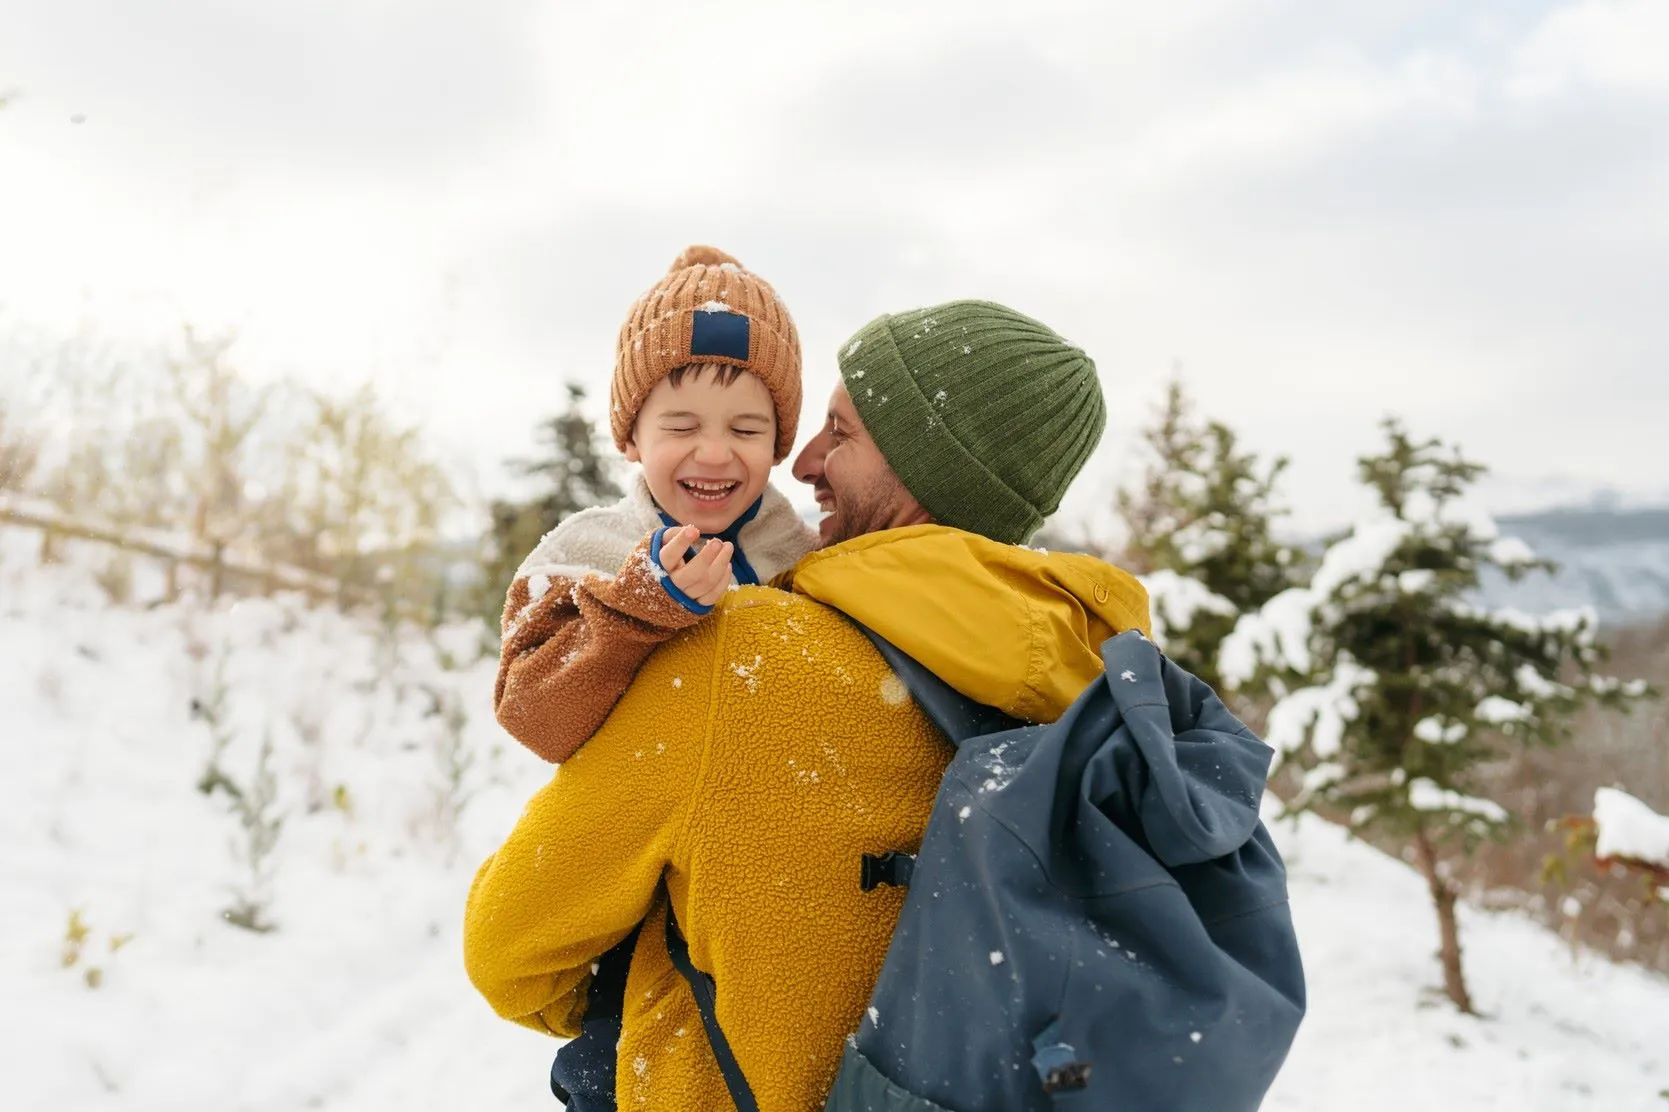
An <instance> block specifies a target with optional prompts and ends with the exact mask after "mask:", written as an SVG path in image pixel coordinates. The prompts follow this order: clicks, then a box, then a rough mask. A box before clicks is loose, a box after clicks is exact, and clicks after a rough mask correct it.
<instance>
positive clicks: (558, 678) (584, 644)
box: [493, 474, 817, 762]
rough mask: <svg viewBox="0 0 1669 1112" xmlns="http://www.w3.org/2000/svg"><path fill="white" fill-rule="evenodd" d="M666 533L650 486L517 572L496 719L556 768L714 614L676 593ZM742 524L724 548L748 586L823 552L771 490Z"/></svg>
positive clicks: (584, 515) (572, 530)
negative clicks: (667, 651) (652, 665)
mask: <svg viewBox="0 0 1669 1112" xmlns="http://www.w3.org/2000/svg"><path fill="white" fill-rule="evenodd" d="M665 524H666V518H665V517H664V516H663V515H662V513H661V511H660V507H658V506H657V505H656V504H655V500H654V498H653V497H652V496H651V495H650V493H649V484H648V483H647V482H645V481H644V478H643V476H642V475H641V474H639V475H638V476H636V477H635V479H634V480H633V482H632V484H631V487H630V488H629V489H628V491H627V493H626V496H625V497H624V498H622V499H621V500H620V501H618V502H616V503H614V504H613V505H611V506H598V507H596V508H593V509H589V510H581V511H580V512H579V513H577V514H574V515H573V516H572V517H569V518H568V519H567V520H565V521H563V522H562V523H561V524H560V525H558V526H557V527H556V528H555V529H552V530H551V531H550V532H549V533H546V534H545V536H544V538H543V539H541V540H540V541H539V543H538V545H536V546H535V547H534V549H533V551H532V552H531V553H529V554H528V557H527V559H525V560H523V561H522V565H521V567H520V568H518V569H517V571H516V577H515V579H514V580H512V582H511V584H510V591H509V593H508V595H507V596H506V598H505V603H504V622H503V642H502V647H501V649H500V652H499V664H498V680H497V682H496V683H495V685H494V689H493V708H494V711H495V712H496V713H497V715H498V721H499V723H500V724H501V725H502V726H503V727H504V728H505V729H506V730H507V731H509V733H510V735H511V736H512V737H514V738H515V739H516V740H517V741H519V742H521V743H522V744H523V745H525V746H527V747H528V748H529V749H531V750H533V752H535V753H537V754H538V755H539V756H540V757H543V758H544V759H545V760H547V761H554V762H560V761H565V760H567V759H568V758H569V757H571V756H573V754H574V752H575V751H576V750H578V749H579V747H580V746H581V745H583V744H585V740H586V738H588V737H590V736H591V735H592V734H593V733H595V732H596V731H597V727H598V726H601V725H602V724H603V720H604V719H605V718H607V717H608V716H609V712H610V711H611V710H613V709H614V704H615V702H616V701H618V700H619V698H620V696H621V694H622V693H623V692H624V691H625V690H626V688H627V686H628V685H629V684H630V683H631V682H632V677H633V676H634V675H636V674H637V670H638V667H639V666H640V665H641V664H642V663H643V661H644V659H645V658H646V657H648V656H649V654H650V653H651V652H653V651H654V650H655V647H656V646H657V645H659V644H661V643H662V642H663V641H665V640H666V639H667V638H669V637H671V636H672V635H673V634H674V633H677V632H678V631H679V630H681V629H686V628H688V627H689V626H692V625H694V624H695V623H696V622H698V621H700V620H701V616H702V614H704V613H706V611H705V610H704V609H703V610H696V609H692V608H691V607H689V606H687V605H685V604H684V603H683V602H681V601H680V600H679V599H678V598H676V597H675V596H673V595H672V594H671V593H669V592H668V590H667V587H666V585H665V579H666V573H665V572H664V571H662V570H661V567H660V561H659V558H658V554H657V553H655V552H653V551H652V546H651V540H652V538H653V537H654V536H655V535H656V534H657V532H658V531H659V530H660V529H661V527H662V526H663V525H665ZM739 524H740V526H741V527H740V529H737V528H736V527H735V526H732V529H731V530H729V531H727V532H726V533H724V534H721V536H723V537H724V538H725V539H727V540H733V541H734V543H735V546H736V548H735V553H734V555H733V556H732V557H731V567H732V568H733V569H734V570H735V573H736V575H737V578H738V581H740V582H748V581H752V582H758V583H765V582H769V581H770V580H771V579H773V578H775V577H776V576H777V575H780V574H781V573H782V572H784V571H786V570H787V569H788V568H790V567H791V566H793V564H794V562H795V561H796V560H798V559H799V558H800V557H801V556H804V555H805V554H806V553H807V552H809V551H811V549H812V547H813V546H814V545H815V544H816V542H817V534H816V532H815V531H814V530H813V529H812V528H811V527H810V526H809V525H807V524H806V523H805V522H804V521H803V520H801V518H800V516H799V515H798V514H797V513H796V512H795V511H794V508H793V507H792V506H790V505H789V504H788V499H786V498H785V497H783V496H782V494H780V493H779V492H778V491H777V490H776V488H775V487H771V486H766V488H765V493H764V495H763V496H762V498H761V500H760V504H759V508H758V510H757V512H756V513H754V514H753V515H752V516H751V517H744V518H743V519H741V520H740V521H739ZM732 533H734V534H735V535H734V536H732V535H731V534H732Z"/></svg>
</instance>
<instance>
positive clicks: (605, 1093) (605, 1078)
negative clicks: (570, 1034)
mask: <svg viewBox="0 0 1669 1112" xmlns="http://www.w3.org/2000/svg"><path fill="white" fill-rule="evenodd" d="M637 935H638V932H637V931H635V930H634V931H633V932H632V933H631V934H629V935H627V936H626V937H625V938H624V939H622V940H621V941H620V942H619V943H617V944H616V945H615V947H614V949H612V950H610V951H609V952H608V953H606V954H604V955H603V956H602V958H601V959H600V960H599V961H598V962H597V972H596V974H595V975H593V976H592V978H591V988H590V990H589V991H588V992H587V993H586V997H585V1018H584V1019H583V1020H581V1021H580V1033H579V1035H578V1037H576V1038H574V1039H571V1040H569V1041H568V1042H566V1043H564V1044H563V1045H562V1047H561V1048H560V1049H559V1050H557V1052H556V1061H554V1062H552V1063H551V1092H553V1093H555V1094H556V1099H557V1100H560V1101H562V1102H563V1103H564V1104H566V1105H567V1106H568V1112H615V1097H614V1071H615V1064H616V1061H617V1057H616V1055H617V1052H618V1048H619V1046H620V1026H621V1020H622V1017H623V1015H624V1013H625V1007H626V973H627V971H628V970H629V969H631V966H632V947H634V946H636V945H637Z"/></svg>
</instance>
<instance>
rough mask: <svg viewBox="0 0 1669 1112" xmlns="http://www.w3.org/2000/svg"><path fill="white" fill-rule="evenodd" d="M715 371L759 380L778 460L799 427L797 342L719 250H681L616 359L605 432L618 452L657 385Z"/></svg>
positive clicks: (761, 292)
mask: <svg viewBox="0 0 1669 1112" xmlns="http://www.w3.org/2000/svg"><path fill="white" fill-rule="evenodd" d="M697 363H701V364H710V363H717V364H719V365H721V366H730V367H742V368H744V369H746V370H748V371H751V372H752V373H753V374H755V375H757V376H759V378H760V380H761V381H763V382H764V383H765V388H766V389H768V390H769V391H770V392H771V400H772V402H773V403H775V405H776V411H777V442H776V460H777V462H778V463H780V462H782V461H783V460H784V459H786V458H787V457H788V453H789V452H790V451H792V450H793V448H794V436H795V434H796V433H797V432H798V431H799V424H800V334H799V333H798V332H797V331H796V330H795V328H794V322H793V320H792V319H790V318H789V316H788V310H787V309H786V308H785V307H784V306H783V304H782V301H781V300H780V299H779V298H778V297H777V294H776V291H775V290H773V289H772V288H771V287H770V286H769V285H767V284H766V282H765V280H764V279H763V278H761V277H759V276H758V275H757V274H753V273H751V272H749V271H747V270H744V269H742V264H741V263H739V262H737V261H736V260H735V259H733V258H731V257H730V256H729V255H726V254H725V253H724V252H723V251H720V250H719V249H718V248H716V247H703V246H700V245H696V246H694V247H688V248H685V250H684V253H683V254H682V255H679V256H678V258H677V259H675V260H673V263H672V267H671V269H670V270H668V271H667V272H666V277H665V278H662V279H661V280H660V282H659V283H658V284H657V285H656V286H655V288H654V289H652V290H650V291H649V292H648V293H646V294H644V295H643V296H642V297H640V298H638V299H637V303H636V304H635V305H633V306H632V311H631V313H630V314H629V315H628V316H627V317H626V323H625V324H623V325H621V326H620V341H619V343H618V344H617V345H616V346H615V352H614V380H613V381H612V382H611V383H610V384H609V427H610V431H612V432H613V433H614V446H615V447H616V448H618V449H620V450H621V451H622V452H624V451H625V450H626V441H627V440H628V439H630V438H631V435H632V425H633V423H634V422H636V421H637V414H638V410H640V409H642V408H643V401H644V399H645V398H647V397H648V396H649V391H651V390H653V389H654V388H655V384H656V383H657V382H659V381H661V379H663V378H665V377H666V376H667V375H669V374H671V373H672V372H673V371H675V370H677V369H678V368H679V367H685V366H689V365H691V364H697Z"/></svg>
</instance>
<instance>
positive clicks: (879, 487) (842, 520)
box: [822, 473, 909, 548]
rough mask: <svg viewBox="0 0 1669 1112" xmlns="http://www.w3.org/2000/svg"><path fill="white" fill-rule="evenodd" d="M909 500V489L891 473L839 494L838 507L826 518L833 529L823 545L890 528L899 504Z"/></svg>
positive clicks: (826, 545)
mask: <svg viewBox="0 0 1669 1112" xmlns="http://www.w3.org/2000/svg"><path fill="white" fill-rule="evenodd" d="M908 500H909V491H908V490H907V489H906V488H905V486H904V484H903V483H902V482H900V481H899V479H898V477H897V476H896V475H892V474H890V473H889V474H888V475H886V476H885V478H884V479H883V480H881V481H878V482H876V483H873V484H871V485H869V486H867V487H865V488H863V489H862V490H860V491H855V492H850V493H845V494H840V495H837V496H836V499H835V511H834V513H832V514H830V515H829V517H828V518H827V519H826V523H828V524H830V532H829V534H828V539H827V540H825V541H824V542H823V545H822V547H824V548H829V547H831V546H833V545H837V544H840V543H841V542H842V541H849V540H851V539H852V538H853V537H861V536H863V535H864V534H866V533H879V532H880V531H881V530H883V529H891V528H892V527H893V521H894V520H895V519H896V518H897V516H898V511H899V509H900V507H902V506H903V505H904V503H905V502H907V501H908Z"/></svg>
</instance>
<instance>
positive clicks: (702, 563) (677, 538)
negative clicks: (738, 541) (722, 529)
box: [661, 525, 735, 606]
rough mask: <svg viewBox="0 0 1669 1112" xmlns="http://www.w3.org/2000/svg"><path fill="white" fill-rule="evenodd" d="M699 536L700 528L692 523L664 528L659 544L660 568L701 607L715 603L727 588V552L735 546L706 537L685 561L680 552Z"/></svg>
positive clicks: (728, 560)
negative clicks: (660, 544) (662, 538)
mask: <svg viewBox="0 0 1669 1112" xmlns="http://www.w3.org/2000/svg"><path fill="white" fill-rule="evenodd" d="M700 536H701V530H699V529H697V528H696V527H695V526H694V525H680V526H679V527H678V528H676V529H668V530H667V532H666V539H665V543H664V544H662V546H661V567H662V568H664V569H665V570H666V574H667V576H668V577H669V578H671V580H672V584H673V586H675V587H677V588H678V589H679V590H680V591H683V592H684V593H685V594H686V595H689V596H690V597H691V598H693V599H695V601H697V602H699V603H700V604H701V605H703V606H716V605H718V601H719V599H721V598H723V597H724V592H725V591H726V590H728V589H729V588H730V554H731V552H733V551H734V550H735V546H734V545H732V544H731V543H730V542H729V541H721V540H710V541H708V542H707V543H706V544H704V545H702V546H701V549H700V550H699V551H698V552H697V553H696V554H695V556H694V557H693V558H691V559H690V561H689V562H688V563H686V562H685V561H684V553H685V552H686V551H688V550H689V547H690V545H692V544H694V543H695V542H696V540H697V539H699V538H700Z"/></svg>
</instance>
